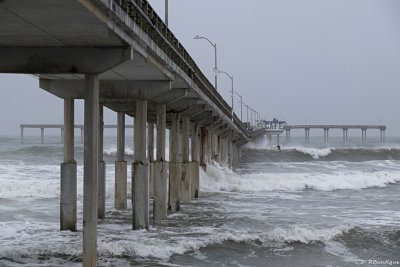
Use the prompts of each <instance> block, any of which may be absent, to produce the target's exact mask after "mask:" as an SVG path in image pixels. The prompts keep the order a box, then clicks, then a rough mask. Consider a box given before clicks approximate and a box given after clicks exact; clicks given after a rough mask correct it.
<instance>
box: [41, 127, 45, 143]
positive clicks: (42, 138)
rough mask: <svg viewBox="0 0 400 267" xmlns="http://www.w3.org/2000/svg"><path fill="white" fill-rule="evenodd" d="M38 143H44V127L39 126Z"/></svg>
mask: <svg viewBox="0 0 400 267" xmlns="http://www.w3.org/2000/svg"><path fill="white" fill-rule="evenodd" d="M40 143H41V144H44V128H40Z"/></svg>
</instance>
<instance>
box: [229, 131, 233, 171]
mask: <svg viewBox="0 0 400 267" xmlns="http://www.w3.org/2000/svg"><path fill="white" fill-rule="evenodd" d="M232 146H233V143H232V134H229V135H228V166H229V168H232V167H233V154H232V153H233V151H232V150H233V148H232Z"/></svg>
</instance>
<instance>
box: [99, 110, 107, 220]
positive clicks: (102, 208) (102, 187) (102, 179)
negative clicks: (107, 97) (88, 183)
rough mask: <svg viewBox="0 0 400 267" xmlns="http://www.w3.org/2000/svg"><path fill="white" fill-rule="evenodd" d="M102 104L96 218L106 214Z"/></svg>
mask: <svg viewBox="0 0 400 267" xmlns="http://www.w3.org/2000/svg"><path fill="white" fill-rule="evenodd" d="M103 110H104V108H103V105H101V104H100V105H99V141H98V153H99V155H98V160H99V164H98V168H99V170H98V184H97V185H98V189H97V190H98V191H97V193H98V204H97V205H98V206H97V218H98V219H104V218H105V214H106V163H105V162H104V160H103V142H104V116H103Z"/></svg>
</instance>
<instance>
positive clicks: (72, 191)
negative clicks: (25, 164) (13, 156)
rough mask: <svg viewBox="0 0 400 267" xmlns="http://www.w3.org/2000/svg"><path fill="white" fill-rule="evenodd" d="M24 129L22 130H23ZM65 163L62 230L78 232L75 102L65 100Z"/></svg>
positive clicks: (61, 207) (63, 172)
mask: <svg viewBox="0 0 400 267" xmlns="http://www.w3.org/2000/svg"><path fill="white" fill-rule="evenodd" d="M21 129H22V128H21ZM64 129H65V134H64V163H62V164H61V183H60V184H61V194H60V229H61V230H71V231H76V198H77V182H76V174H77V170H76V161H75V160H74V100H73V99H65V100H64Z"/></svg>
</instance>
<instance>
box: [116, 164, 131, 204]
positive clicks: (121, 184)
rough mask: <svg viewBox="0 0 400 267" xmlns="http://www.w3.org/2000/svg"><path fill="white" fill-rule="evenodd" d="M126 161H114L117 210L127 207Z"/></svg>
mask: <svg viewBox="0 0 400 267" xmlns="http://www.w3.org/2000/svg"><path fill="white" fill-rule="evenodd" d="M127 165H128V164H127V162H126V161H116V162H115V202H114V206H115V208H116V209H117V210H124V209H126V207H127V176H128V173H127Z"/></svg>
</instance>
